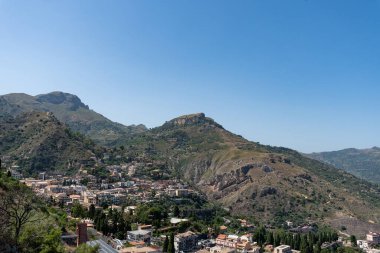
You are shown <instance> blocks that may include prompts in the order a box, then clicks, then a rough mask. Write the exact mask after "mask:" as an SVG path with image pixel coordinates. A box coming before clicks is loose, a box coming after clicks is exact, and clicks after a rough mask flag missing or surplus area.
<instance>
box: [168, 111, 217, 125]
mask: <svg viewBox="0 0 380 253" xmlns="http://www.w3.org/2000/svg"><path fill="white" fill-rule="evenodd" d="M195 125H209V126H210V125H211V126H215V127H219V128H223V127H222V126H221V125H219V124H218V123H216V122H215V121H214V120H213V119H211V118H208V117H206V115H205V114H204V113H194V114H188V115H183V116H180V117H177V118H175V119H172V120H170V121H168V122H166V123H165V124H164V126H176V127H183V126H195Z"/></svg>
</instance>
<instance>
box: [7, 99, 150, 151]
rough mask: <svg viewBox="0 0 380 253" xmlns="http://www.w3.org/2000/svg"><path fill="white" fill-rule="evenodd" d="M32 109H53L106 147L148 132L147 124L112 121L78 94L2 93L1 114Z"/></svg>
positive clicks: (57, 114)
mask: <svg viewBox="0 0 380 253" xmlns="http://www.w3.org/2000/svg"><path fill="white" fill-rule="evenodd" d="M31 111H45V112H52V113H53V114H54V116H55V117H57V118H58V119H59V120H60V121H62V122H64V123H66V124H68V125H69V126H70V128H71V129H72V130H74V131H78V132H80V133H82V134H85V135H87V136H89V137H90V138H91V139H93V140H94V141H95V142H96V143H98V144H101V145H106V146H112V145H116V144H117V142H118V140H120V139H123V138H127V137H128V136H130V135H132V134H135V133H141V132H144V131H146V127H145V126H144V125H137V126H135V125H131V126H124V125H122V124H119V123H116V122H112V121H111V120H109V119H107V118H105V117H104V116H103V115H101V114H99V113H97V112H95V111H93V110H90V109H89V107H88V106H87V105H85V104H83V103H82V101H81V100H80V99H79V98H78V97H77V96H75V95H72V94H68V93H63V92H51V93H48V94H43V95H38V96H30V95H27V94H23V93H12V94H8V95H3V96H0V114H4V113H8V114H10V115H12V116H16V115H19V114H21V113H23V112H31Z"/></svg>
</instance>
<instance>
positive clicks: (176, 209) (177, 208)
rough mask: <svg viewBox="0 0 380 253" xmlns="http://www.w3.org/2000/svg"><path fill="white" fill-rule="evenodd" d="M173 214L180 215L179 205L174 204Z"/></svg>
mask: <svg viewBox="0 0 380 253" xmlns="http://www.w3.org/2000/svg"><path fill="white" fill-rule="evenodd" d="M173 215H174V217H178V216H179V207H178V206H177V205H175V206H174V210H173Z"/></svg>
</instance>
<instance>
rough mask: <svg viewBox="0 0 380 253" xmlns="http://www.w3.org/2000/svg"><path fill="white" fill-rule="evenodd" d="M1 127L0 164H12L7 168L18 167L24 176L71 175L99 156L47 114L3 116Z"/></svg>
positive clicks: (93, 147) (90, 145)
mask: <svg viewBox="0 0 380 253" xmlns="http://www.w3.org/2000/svg"><path fill="white" fill-rule="evenodd" d="M0 126H1V127H0V129H1V132H0V155H1V158H2V160H3V161H5V162H6V161H11V162H12V164H8V166H11V165H18V166H19V167H20V170H22V172H23V173H24V174H26V175H36V174H38V173H39V172H43V171H48V172H57V173H63V174H70V173H74V172H76V170H77V169H78V168H80V167H81V166H86V165H93V164H94V160H96V156H99V154H101V153H102V148H99V147H97V146H96V145H95V144H94V143H93V142H92V141H91V140H88V139H86V138H84V137H83V136H81V135H78V134H76V133H73V132H72V131H71V130H70V129H69V128H67V127H66V126H65V125H64V124H63V123H61V122H60V121H59V120H58V119H56V118H55V117H54V116H53V114H52V113H50V112H29V113H23V114H20V115H19V116H17V117H12V116H10V115H6V114H3V115H0ZM8 163H9V162H8Z"/></svg>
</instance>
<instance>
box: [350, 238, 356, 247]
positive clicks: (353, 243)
mask: <svg viewBox="0 0 380 253" xmlns="http://www.w3.org/2000/svg"><path fill="white" fill-rule="evenodd" d="M350 241H351V245H352V246H353V247H356V246H358V244H357V242H356V236H354V235H351V236H350Z"/></svg>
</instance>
